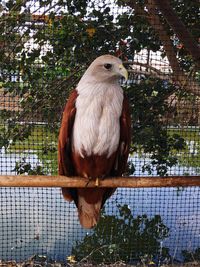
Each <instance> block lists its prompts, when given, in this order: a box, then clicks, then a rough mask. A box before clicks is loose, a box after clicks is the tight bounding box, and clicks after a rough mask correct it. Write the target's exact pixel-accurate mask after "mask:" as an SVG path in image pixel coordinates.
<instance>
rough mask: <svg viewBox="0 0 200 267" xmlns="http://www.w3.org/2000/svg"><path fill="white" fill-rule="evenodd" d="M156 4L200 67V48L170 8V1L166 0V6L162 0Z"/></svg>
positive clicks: (158, 0)
mask: <svg viewBox="0 0 200 267" xmlns="http://www.w3.org/2000/svg"><path fill="white" fill-rule="evenodd" d="M155 3H156V5H157V7H158V8H159V9H160V11H161V13H162V14H163V16H164V18H165V19H166V21H167V23H168V24H169V25H170V26H171V28H172V29H173V31H174V33H175V34H176V35H177V36H178V38H179V40H180V41H181V42H182V43H183V44H184V46H185V48H186V49H187V50H188V52H189V53H190V54H191V56H192V57H193V60H194V62H195V64H196V65H197V66H198V67H200V48H199V47H198V45H197V43H196V40H195V39H194V37H193V36H192V35H191V34H190V32H189V31H188V30H187V28H186V27H185V25H184V24H183V22H182V21H181V20H180V19H179V18H178V16H177V14H176V13H175V12H174V10H173V9H172V7H171V6H170V3H169V0H165V4H164V5H163V1H162V0H155Z"/></svg>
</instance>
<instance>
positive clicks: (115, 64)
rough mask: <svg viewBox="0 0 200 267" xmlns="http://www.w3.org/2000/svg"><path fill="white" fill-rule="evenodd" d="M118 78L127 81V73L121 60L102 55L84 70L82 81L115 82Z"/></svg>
mask: <svg viewBox="0 0 200 267" xmlns="http://www.w3.org/2000/svg"><path fill="white" fill-rule="evenodd" d="M119 77H124V78H125V80H127V79H128V71H127V70H126V69H125V67H124V66H123V64H122V61H121V59H119V58H117V57H114V56H112V55H103V56H100V57H98V58H96V59H95V60H94V61H93V62H92V63H91V65H90V66H89V67H88V69H87V70H86V72H85V74H84V75H83V79H85V78H86V79H87V80H90V81H92V82H107V83H108V82H111V83H113V82H116V81H118V80H119Z"/></svg>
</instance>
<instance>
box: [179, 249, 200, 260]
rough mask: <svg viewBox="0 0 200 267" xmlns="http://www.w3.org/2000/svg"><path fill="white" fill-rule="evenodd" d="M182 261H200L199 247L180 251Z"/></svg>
mask: <svg viewBox="0 0 200 267" xmlns="http://www.w3.org/2000/svg"><path fill="white" fill-rule="evenodd" d="M182 254H183V257H184V262H193V261H196V262H197V261H200V248H197V249H195V251H187V250H183V251H182Z"/></svg>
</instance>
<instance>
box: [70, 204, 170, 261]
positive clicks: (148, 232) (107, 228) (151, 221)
mask: <svg viewBox="0 0 200 267" xmlns="http://www.w3.org/2000/svg"><path fill="white" fill-rule="evenodd" d="M118 212H119V215H118V216H113V215H106V214H105V213H104V212H103V214H102V216H101V219H100V221H99V223H98V225H97V226H96V227H95V228H94V230H93V232H92V233H91V234H90V235H86V236H85V238H84V239H83V241H79V242H77V244H76V246H74V247H73V249H72V254H73V255H75V257H76V259H77V260H78V261H84V260H87V261H88V262H92V263H94V264H99V263H102V262H104V263H114V262H117V261H118V260H122V261H125V262H126V263H128V262H129V261H133V260H134V261H137V262H140V261H141V259H143V258H144V257H146V259H152V258H153V257H158V258H159V257H160V258H162V257H164V258H166V259H167V258H168V259H169V258H170V256H169V251H168V249H167V248H165V247H162V248H161V246H160V242H161V241H163V240H164V239H165V238H166V237H168V235H169V229H168V228H167V227H166V226H165V225H164V224H163V222H162V220H161V217H160V216H159V215H155V216H154V217H152V218H148V217H147V215H142V216H137V217H135V218H134V217H133V215H132V213H131V210H130V208H129V207H128V206H127V205H123V206H120V205H119V206H118Z"/></svg>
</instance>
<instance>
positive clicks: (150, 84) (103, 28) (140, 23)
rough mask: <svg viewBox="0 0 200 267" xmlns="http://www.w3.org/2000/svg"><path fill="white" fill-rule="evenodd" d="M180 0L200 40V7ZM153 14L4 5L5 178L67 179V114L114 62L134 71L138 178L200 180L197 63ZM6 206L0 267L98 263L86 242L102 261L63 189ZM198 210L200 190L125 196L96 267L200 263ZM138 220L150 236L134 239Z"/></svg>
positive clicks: (0, 219) (148, 7)
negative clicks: (88, 76)
mask: <svg viewBox="0 0 200 267" xmlns="http://www.w3.org/2000/svg"><path fill="white" fill-rule="evenodd" d="M179 2H180V1H171V2H170V3H171V6H172V7H173V10H174V11H175V12H177V14H178V16H179V17H180V18H181V20H182V21H183V22H184V23H185V24H186V26H187V27H188V28H189V30H190V32H191V33H192V34H193V36H194V38H195V39H196V40H198V35H199V28H200V27H199V25H198V22H197V18H198V3H196V2H194V3H191V4H190V5H189V7H188V9H189V11H188V13H189V14H190V16H189V17H188V15H186V11H185V9H184V7H185V5H186V4H184V3H183V2H181V3H179ZM154 7H155V3H154V1H147V2H146V3H145V4H144V3H143V2H142V1H141V2H140V1H139V2H137V1H136V2H134V3H132V2H131V3H129V2H126V1H119V2H115V1H101V3H99V2H98V1H67V2H66V3H65V2H64V1H63V2H62V1H53V2H51V1H46V2H44V1H25V2H23V3H21V2H20V3H18V2H15V1H5V2H1V3H0V13H1V19H0V27H1V28H0V30H1V39H0V47H1V52H0V56H1V63H0V131H1V132H0V175H9V174H28V175H31V174H47V175H53V174H57V136H58V131H59V125H60V120H61V116H62V110H63V106H64V104H65V102H66V99H67V97H68V94H69V91H70V90H71V89H72V88H74V87H75V86H76V84H77V82H78V80H79V79H80V77H81V75H82V73H83V71H84V70H85V68H86V67H87V66H88V64H89V62H91V61H92V60H93V59H94V58H95V57H97V56H98V55H101V54H105V53H111V54H115V55H116V56H119V57H121V58H122V59H123V61H124V64H126V65H127V68H128V69H129V72H130V75H129V80H128V82H127V84H123V88H124V90H125V91H126V93H127V95H128V96H129V100H130V104H131V110H132V117H133V118H132V119H133V122H132V124H133V125H132V126H133V132H132V135H133V138H132V139H133V140H132V143H133V145H132V150H131V154H130V164H129V165H130V166H129V167H130V168H129V170H128V173H129V175H133V176H134V175H136V176H148V175H151V176H158V175H190V176H193V175H199V174H200V167H199V166H200V156H199V152H200V137H199V122H200V112H199V107H200V104H199V103H200V102H199V101H200V100H199V95H200V93H199V92H200V91H199V69H198V64H196V66H197V67H195V64H194V63H195V62H196V61H195V58H193V57H192V56H191V55H190V53H189V52H188V51H187V49H186V48H185V44H184V42H182V41H181V40H180V38H179V37H178V33H177V32H175V33H174V32H173V31H172V29H171V28H170V27H169V25H167V23H166V21H165V20H164V18H163V17H162V16H161V14H160V13H159V12H158V11H157V9H156V12H155V9H154ZM156 8H157V6H156ZM161 26H162V27H161ZM166 34H167V35H166ZM167 38H168V39H169V40H170V42H168V41H169V40H168V39H167ZM104 39H105V41H103V40H104ZM174 55H175V58H173V56H174ZM177 59H178V60H177ZM197 61H198V59H197ZM133 179H134V177H133ZM0 198H1V200H0V206H1V209H0V210H1V216H0V240H1V247H0V259H4V260H10V259H12V260H17V261H23V260H25V259H27V258H29V257H30V256H32V255H35V254H37V255H38V254H40V255H46V256H48V257H49V258H51V259H53V260H61V261H66V258H67V256H69V255H71V254H75V255H76V259H77V260H81V259H82V258H84V257H86V259H87V260H92V261H95V260H94V258H92V255H90V256H91V257H88V255H89V254H90V253H89V252H88V251H87V250H86V252H85V254H81V253H80V255H78V253H79V251H80V248H81V242H84V245H85V247H87V245H88V247H89V248H91V251H92V244H93V243H92V239H86V236H93V235H94V233H96V232H95V230H91V231H86V230H83V229H82V228H81V227H80V225H79V222H78V220H77V212H76V208H75V206H74V204H73V203H70V204H69V203H67V202H65V201H64V200H63V199H62V196H61V193H60V189H59V188H56V189H47V188H42V189H41V188H40V189H39V188H26V189H25V188H1V189H0ZM199 201H200V200H199V188H197V187H190V188H184V189H183V188H156V189H153V188H150V189H118V190H117V192H116V193H115V194H114V196H112V197H111V199H110V200H109V201H108V202H107V203H106V206H105V210H104V212H103V216H102V218H103V219H102V224H101V226H102V225H103V226H102V227H105V233H106V229H107V232H108V233H109V238H106V234H105V236H104V241H105V242H104V241H102V240H101V241H102V243H100V245H99V246H100V248H99V250H100V249H101V247H102V245H103V246H105V247H104V249H105V250H103V252H102V253H100V252H99V250H98V249H97V250H95V253H96V252H98V253H97V254H95V253H93V254H94V255H95V257H96V261H97V262H101V261H105V262H112V260H113V261H119V260H121V259H122V260H125V261H126V262H132V263H134V262H137V261H142V260H143V261H145V260H146V261H149V260H151V259H152V258H153V261H154V262H155V263H156V264H157V265H159V264H161V263H163V262H168V263H169V262H171V261H174V262H175V261H176V260H188V261H192V260H198V259H199V258H198V257H200V256H199V254H198V248H199V246H200V239H199V236H200V232H199V231H200V226H199V216H200V210H199ZM126 205H128V206H126ZM130 212H131V214H132V215H133V218H132V217H131V215H130ZM120 216H121V217H120ZM138 216H141V217H138ZM142 216H143V217H142ZM145 216H146V217H145ZM155 216H160V217H155ZM119 218H121V219H122V220H121V221H119ZM137 219H138V220H139V222H138V226H137V227H138V228H137V227H136V228H137V229H136V230H137V231H138V232H140V234H138V235H137V234H136V232H134V233H133V232H129V231H128V230H127V231H125V229H126V227H127V225H128V223H130V224H131V225H132V226H133V225H134V223H136V220H137ZM106 220H108V221H106ZM107 222H109V223H108V224H107ZM119 225H120V226H119ZM151 225H152V228H151ZM117 227H119V228H117ZM120 227H121V228H120ZM129 227H131V226H130V225H129ZM102 229H104V228H102ZM111 229H112V231H113V232H114V233H116V232H118V234H119V237H120V239H121V240H122V239H123V238H124V239H125V241H124V242H122V243H120V242H119V239H118V238H117V237H116V239H115V237H114V234H110V233H111V232H112V231H111ZM119 229H121V230H119ZM130 229H132V231H133V228H130ZM152 229H154V230H155V233H154V231H153V234H152V235H151V231H152ZM156 229H157V230H156ZM115 231H116V232H115ZM119 231H121V233H122V236H121V235H120V232H119ZM131 233H132V234H131ZM99 238H100V237H99ZM126 238H129V239H130V240H132V241H131V243H130V242H128V239H127V240H126ZM81 240H82V241H81ZM106 240H107V241H106ZM97 241H99V240H98V238H97V239H96V242H97ZM77 242H78V243H77ZM90 246H91V247H90ZM122 246H123V247H124V248H125V249H124V250H123V252H120V251H121V250H122ZM126 246H127V247H126ZM113 250H114V251H115V252H113ZM116 251H117V252H116ZM183 251H185V252H183ZM145 257H146V258H145ZM111 258H112V260H111Z"/></svg>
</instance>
